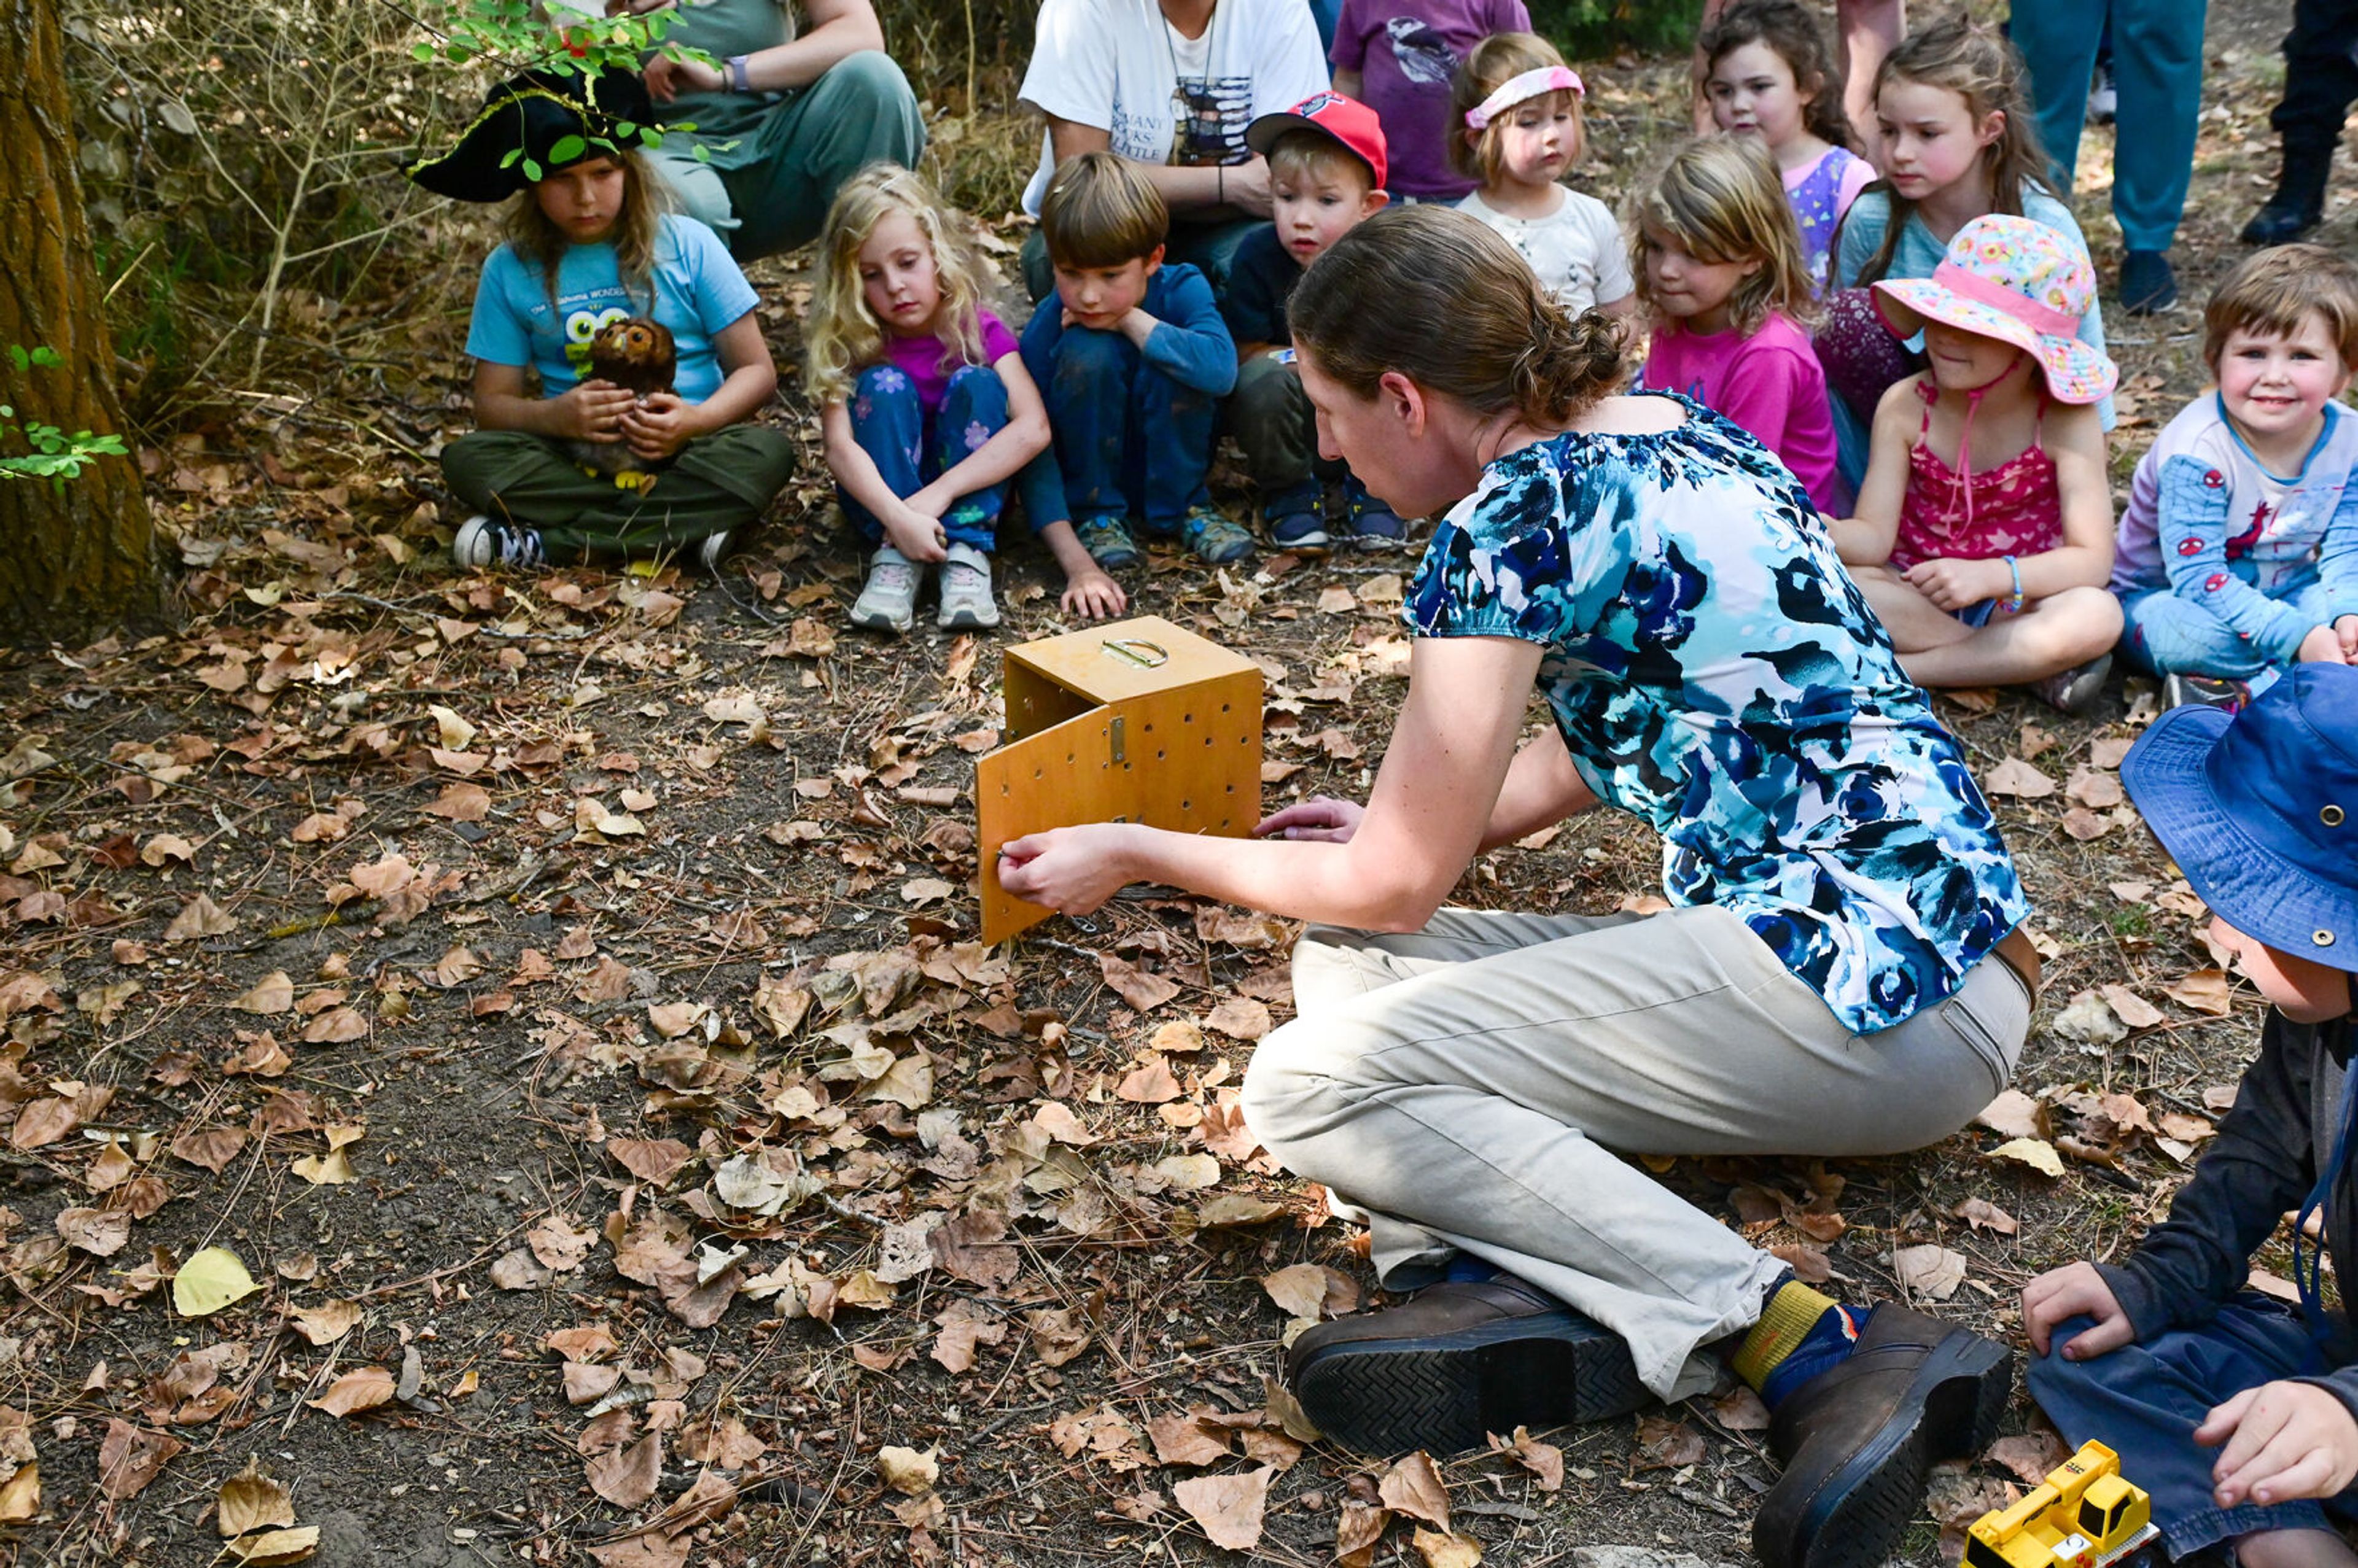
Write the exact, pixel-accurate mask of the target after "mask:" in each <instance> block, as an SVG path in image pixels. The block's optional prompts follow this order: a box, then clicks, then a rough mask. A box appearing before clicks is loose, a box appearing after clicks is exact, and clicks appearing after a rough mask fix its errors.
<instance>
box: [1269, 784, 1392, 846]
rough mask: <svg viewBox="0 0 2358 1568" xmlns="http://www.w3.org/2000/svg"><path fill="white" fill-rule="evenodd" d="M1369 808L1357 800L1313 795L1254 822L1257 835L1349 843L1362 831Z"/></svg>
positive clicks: (1316, 841)
mask: <svg viewBox="0 0 2358 1568" xmlns="http://www.w3.org/2000/svg"><path fill="white" fill-rule="evenodd" d="M1367 815H1368V808H1367V807H1366V806H1361V805H1360V804H1359V803H1358V802H1357V801H1356V800H1336V799H1335V798H1334V797H1332V796H1331V795H1312V796H1311V797H1310V798H1309V799H1308V800H1298V801H1295V802H1294V803H1293V805H1292V806H1287V807H1286V808H1285V809H1284V810H1282V811H1280V812H1277V813H1275V814H1273V815H1271V816H1264V817H1262V818H1261V819H1260V821H1259V822H1257V823H1255V824H1253V837H1254V838H1294V839H1300V840H1303V841H1306V842H1311V843H1318V844H1347V843H1349V842H1350V841H1351V835H1352V834H1354V833H1357V831H1358V830H1359V821H1360V819H1361V818H1362V817H1364V816H1367Z"/></svg>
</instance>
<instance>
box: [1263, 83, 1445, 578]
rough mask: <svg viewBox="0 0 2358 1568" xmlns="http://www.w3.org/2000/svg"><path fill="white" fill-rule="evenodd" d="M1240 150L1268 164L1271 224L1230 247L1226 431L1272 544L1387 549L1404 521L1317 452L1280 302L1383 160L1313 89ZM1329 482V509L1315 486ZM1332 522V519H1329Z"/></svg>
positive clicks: (1380, 141)
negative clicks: (1230, 377)
mask: <svg viewBox="0 0 2358 1568" xmlns="http://www.w3.org/2000/svg"><path fill="white" fill-rule="evenodd" d="M1245 145H1246V146H1249V147H1251V148H1252V150H1253V151H1255V152H1257V153H1260V155H1261V156H1262V157H1266V158H1267V159H1268V160H1269V194H1270V205H1271V208H1272V209H1273V211H1274V214H1275V218H1274V221H1273V222H1271V224H1270V226H1269V227H1268V228H1266V229H1259V230H1255V231H1254V232H1252V233H1250V234H1248V235H1247V236H1245V241H1244V243H1242V244H1240V245H1238V247H1237V254H1236V260H1235V261H1233V262H1232V263H1230V264H1229V267H1228V296H1227V297H1226V298H1225V299H1224V300H1222V302H1221V305H1220V313H1221V314H1222V315H1223V316H1224V317H1226V318H1227V319H1228V331H1229V333H1230V335H1232V336H1233V337H1234V338H1235V339H1236V341H1237V389H1236V392H1235V394H1234V395H1231V396H1230V397H1229V398H1228V408H1227V419H1228V433H1229V434H1230V435H1232V436H1234V437H1235V438H1237V444H1238V446H1240V447H1242V448H1243V449H1244V452H1245V466H1246V468H1247V470H1249V472H1250V473H1251V475H1252V480H1253V483H1254V484H1256V485H1257V486H1259V487H1260V495H1261V520H1262V522H1263V523H1264V524H1267V526H1268V528H1269V535H1270V543H1271V544H1272V545H1274V546H1277V547H1278V548H1279V549H1282V550H1292V551H1293V552H1294V553H1295V554H1297V555H1311V556H1323V555H1325V553H1326V552H1327V550H1328V549H1329V548H1331V547H1332V541H1333V539H1334V537H1335V535H1336V534H1340V535H1342V536H1343V537H1345V538H1348V539H1351V540H1352V541H1354V542H1355V543H1357V545H1358V546H1359V547H1360V548H1361V549H1366V550H1396V549H1398V548H1400V547H1401V544H1402V543H1403V542H1404V541H1405V539H1406V537H1407V533H1408V530H1407V526H1406V525H1405V524H1402V523H1401V520H1400V518H1399V517H1398V516H1396V515H1394V514H1393V513H1392V510H1391V508H1390V507H1388V506H1386V505H1385V504H1384V503H1382V502H1380V501H1378V500H1377V499H1376V498H1375V497H1373V496H1371V495H1369V494H1368V492H1367V490H1366V488H1365V487H1364V486H1361V485H1360V484H1358V483H1357V482H1356V481H1353V480H1352V478H1351V477H1350V474H1349V473H1348V471H1347V470H1345V469H1344V467H1343V465H1342V464H1341V463H1339V462H1335V463H1329V462H1325V461H1323V460H1320V458H1319V456H1318V430H1317V425H1316V422H1315V419H1314V416H1313V415H1312V412H1311V407H1310V399H1309V397H1308V396H1307V395H1304V394H1303V390H1302V378H1301V376H1299V375H1298V374H1296V373H1295V372H1294V369H1293V354H1292V353H1291V351H1290V349H1291V346H1292V344H1293V332H1292V331H1291V330H1289V329H1288V328H1287V326H1286V324H1285V307H1286V302H1287V301H1288V300H1290V299H1291V298H1293V286H1294V285H1295V284H1297V283H1299V282H1301V281H1302V275H1303V272H1305V271H1306V270H1308V268H1309V266H1310V264H1311V263H1313V262H1314V261H1316V260H1317V259H1318V258H1319V257H1320V256H1322V255H1324V254H1326V250H1327V247H1329V246H1331V245H1332V244H1334V243H1335V242H1336V241H1337V240H1339V239H1341V238H1342V237H1343V236H1344V235H1345V234H1347V233H1348V232H1350V231H1351V228H1352V226H1353V225H1355V224H1357V223H1358V222H1360V221H1362V220H1363V219H1366V218H1368V217H1371V216H1373V215H1374V214H1375V213H1376V212H1378V211H1380V210H1381V209H1382V208H1383V206H1384V204H1385V202H1386V201H1388V200H1390V197H1388V196H1387V195H1386V194H1385V192H1384V176H1385V174H1386V172H1387V167H1386V166H1387V158H1386V154H1385V149H1384V128H1383V126H1382V125H1381V124H1379V123H1378V121H1377V119H1376V112H1375V111H1374V110H1372V109H1370V108H1368V106H1367V105H1366V104H1364V103H1359V102H1357V100H1355V99H1350V98H1346V97H1344V96H1343V95H1342V94H1341V93H1339V92H1314V93H1312V94H1311V95H1310V96H1309V97H1307V98H1305V99H1303V101H1302V102H1301V103H1296V104H1295V105H1294V106H1293V108H1291V109H1288V110H1286V111H1284V112H1283V113H1282V114H1263V115H1262V116H1261V117H1260V118H1259V119H1257V120H1255V121H1254V122H1253V123H1252V124H1250V125H1249V126H1247V127H1246V128H1245ZM1336 481H1339V482H1340V483H1341V486H1342V494H1341V496H1340V504H1339V505H1337V506H1336V507H1335V508H1333V509H1332V511H1331V513H1330V509H1329V508H1328V506H1327V503H1326V499H1325V485H1326V484H1328V483H1334V482H1336ZM1330 515H1331V517H1332V521H1331V522H1330V521H1329V519H1330Z"/></svg>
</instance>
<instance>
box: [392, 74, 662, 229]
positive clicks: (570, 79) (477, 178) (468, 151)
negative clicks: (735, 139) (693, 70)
mask: <svg viewBox="0 0 2358 1568" xmlns="http://www.w3.org/2000/svg"><path fill="white" fill-rule="evenodd" d="M653 122H654V103H652V102H650V101H649V99H648V97H647V89H646V84H645V83H644V82H642V81H640V80H639V79H638V78H637V77H636V76H633V75H632V74H631V73H630V72H628V71H624V70H598V71H590V72H585V73H582V74H579V75H566V74H559V73H557V72H556V71H549V70H528V71H525V73H524V74H523V75H522V76H518V77H513V78H511V79H509V80H508V81H503V82H501V83H500V84H499V85H498V86H497V87H494V88H492V92H491V96H490V97H488V98H486V99H485V100H484V101H483V109H482V113H481V114H477V115H476V116H475V118H474V121H473V123H472V124H469V125H468V127H467V129H466V132H465V134H464V135H461V136H460V138H459V145H458V146H455V147H452V148H451V149H450V150H449V152H447V153H444V154H443V155H442V156H441V157H431V158H421V159H420V160H418V161H417V162H416V163H413V164H411V165H410V166H409V168H408V174H409V178H412V179H414V180H416V182H417V183H418V184H420V185H422V186H424V187H425V188H426V189H428V190H431V191H433V192H434V193H435V194H436V195H438V196H448V197H451V198H453V199H454V200H460V201H503V200H506V199H507V198H508V197H510V196H513V195H514V194H515V193H516V192H517V191H519V190H522V189H525V187H526V186H527V185H531V184H533V183H534V182H535V181H536V180H538V179H539V178H541V177H542V176H543V175H545V174H546V173H547V172H548V171H549V170H551V169H556V168H564V167H565V166H566V165H567V164H569V163H577V162H579V161H580V160H581V159H582V158H585V157H590V156H592V155H594V154H597V153H601V152H605V151H607V150H609V149H610V148H612V147H634V146H643V145H644V144H645V143H646V142H647V140H648V138H649V137H650V136H651V135H661V133H660V131H659V130H658V129H657V127H656V126H655V125H654V124H653ZM600 143H603V144H605V145H604V146H600Z"/></svg>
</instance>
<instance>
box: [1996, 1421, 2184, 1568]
mask: <svg viewBox="0 0 2358 1568" xmlns="http://www.w3.org/2000/svg"><path fill="white" fill-rule="evenodd" d="M2160 1533H2161V1532H2160V1530H2158V1529H2156V1528H2155V1527H2154V1523H2153V1503H2152V1500H2151V1499H2150V1498H2147V1496H2146V1495H2145V1493H2144V1492H2143V1491H2141V1490H2139V1489H2138V1488H2137V1487H2133V1486H2131V1485H2129V1483H2128V1482H2127V1481H2126V1480H2125V1479H2123V1478H2122V1476H2121V1456H2120V1455H2119V1454H2115V1453H2114V1452H2113V1451H2112V1450H2111V1449H2109V1448H2107V1447H2105V1446H2104V1444H2101V1443H2088V1444H2082V1446H2081V1449H2080V1452H2079V1453H2077V1454H2073V1455H2071V1458H2069V1459H2067V1460H2065V1461H2064V1462H2063V1463H2062V1464H2061V1465H2057V1466H2056V1467H2055V1468H2054V1469H2052V1470H2050V1471H2049V1472H2048V1473H2047V1479H2046V1480H2044V1481H2042V1482H2040V1483H2039V1485H2038V1486H2036V1487H2032V1488H2031V1490H2030V1495H2029V1496H2028V1497H2026V1498H2023V1499H2022V1500H2021V1501H2020V1502H2018V1503H2017V1504H2015V1505H2014V1506H2013V1507H2012V1508H2007V1509H1993V1510H1992V1511H1990V1512H1988V1513H1985V1514H1984V1515H1982V1517H1981V1518H1979V1519H1975V1520H1974V1523H1973V1527H1972V1528H1971V1529H1969V1530H1966V1532H1965V1568H2105V1565H2106V1564H2107V1563H2118V1562H2119V1561H2121V1560H2122V1559H2123V1558H2125V1557H2126V1556H2127V1555H2128V1554H2129V1553H2130V1552H2135V1551H2136V1549H2137V1548H2138V1547H2140V1546H2143V1545H2144V1544H2145V1543H2146V1542H2147V1541H2151V1540H2153V1539H2154V1538H2155V1537H2156V1536H2158V1535H2159V1534H2160Z"/></svg>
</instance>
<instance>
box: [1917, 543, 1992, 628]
mask: <svg viewBox="0 0 2358 1568" xmlns="http://www.w3.org/2000/svg"><path fill="white" fill-rule="evenodd" d="M1908 582H1909V587H1911V588H1913V589H1915V590H1916V591H1917V592H1919V593H1920V594H1922V595H1923V596H1924V597H1925V598H1927V599H1929V600H1931V601H1932V602H1933V603H1934V604H1935V605H1937V606H1939V607H1940V608H1941V609H1942V610H1945V611H1948V612H1949V613H1950V614H1952V615H1953V614H1955V613H1956V612H1957V611H1960V610H1969V609H1971V608H1972V607H1973V606H1974V605H1976V604H1979V603H1980V602H1981V601H1982V600H1985V599H2003V598H2005V597H2006V595H2007V594H2010V593H2012V592H2013V591H2014V574H2013V573H2012V572H2010V571H2008V570H2006V563H2005V562H2004V561H1972V560H1952V559H1948V558H1946V557H1944V558H1942V559H1941V560H1937V561H1919V562H1917V563H1916V564H1915V565H1914V566H1912V567H1909V568H1908Z"/></svg>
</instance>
